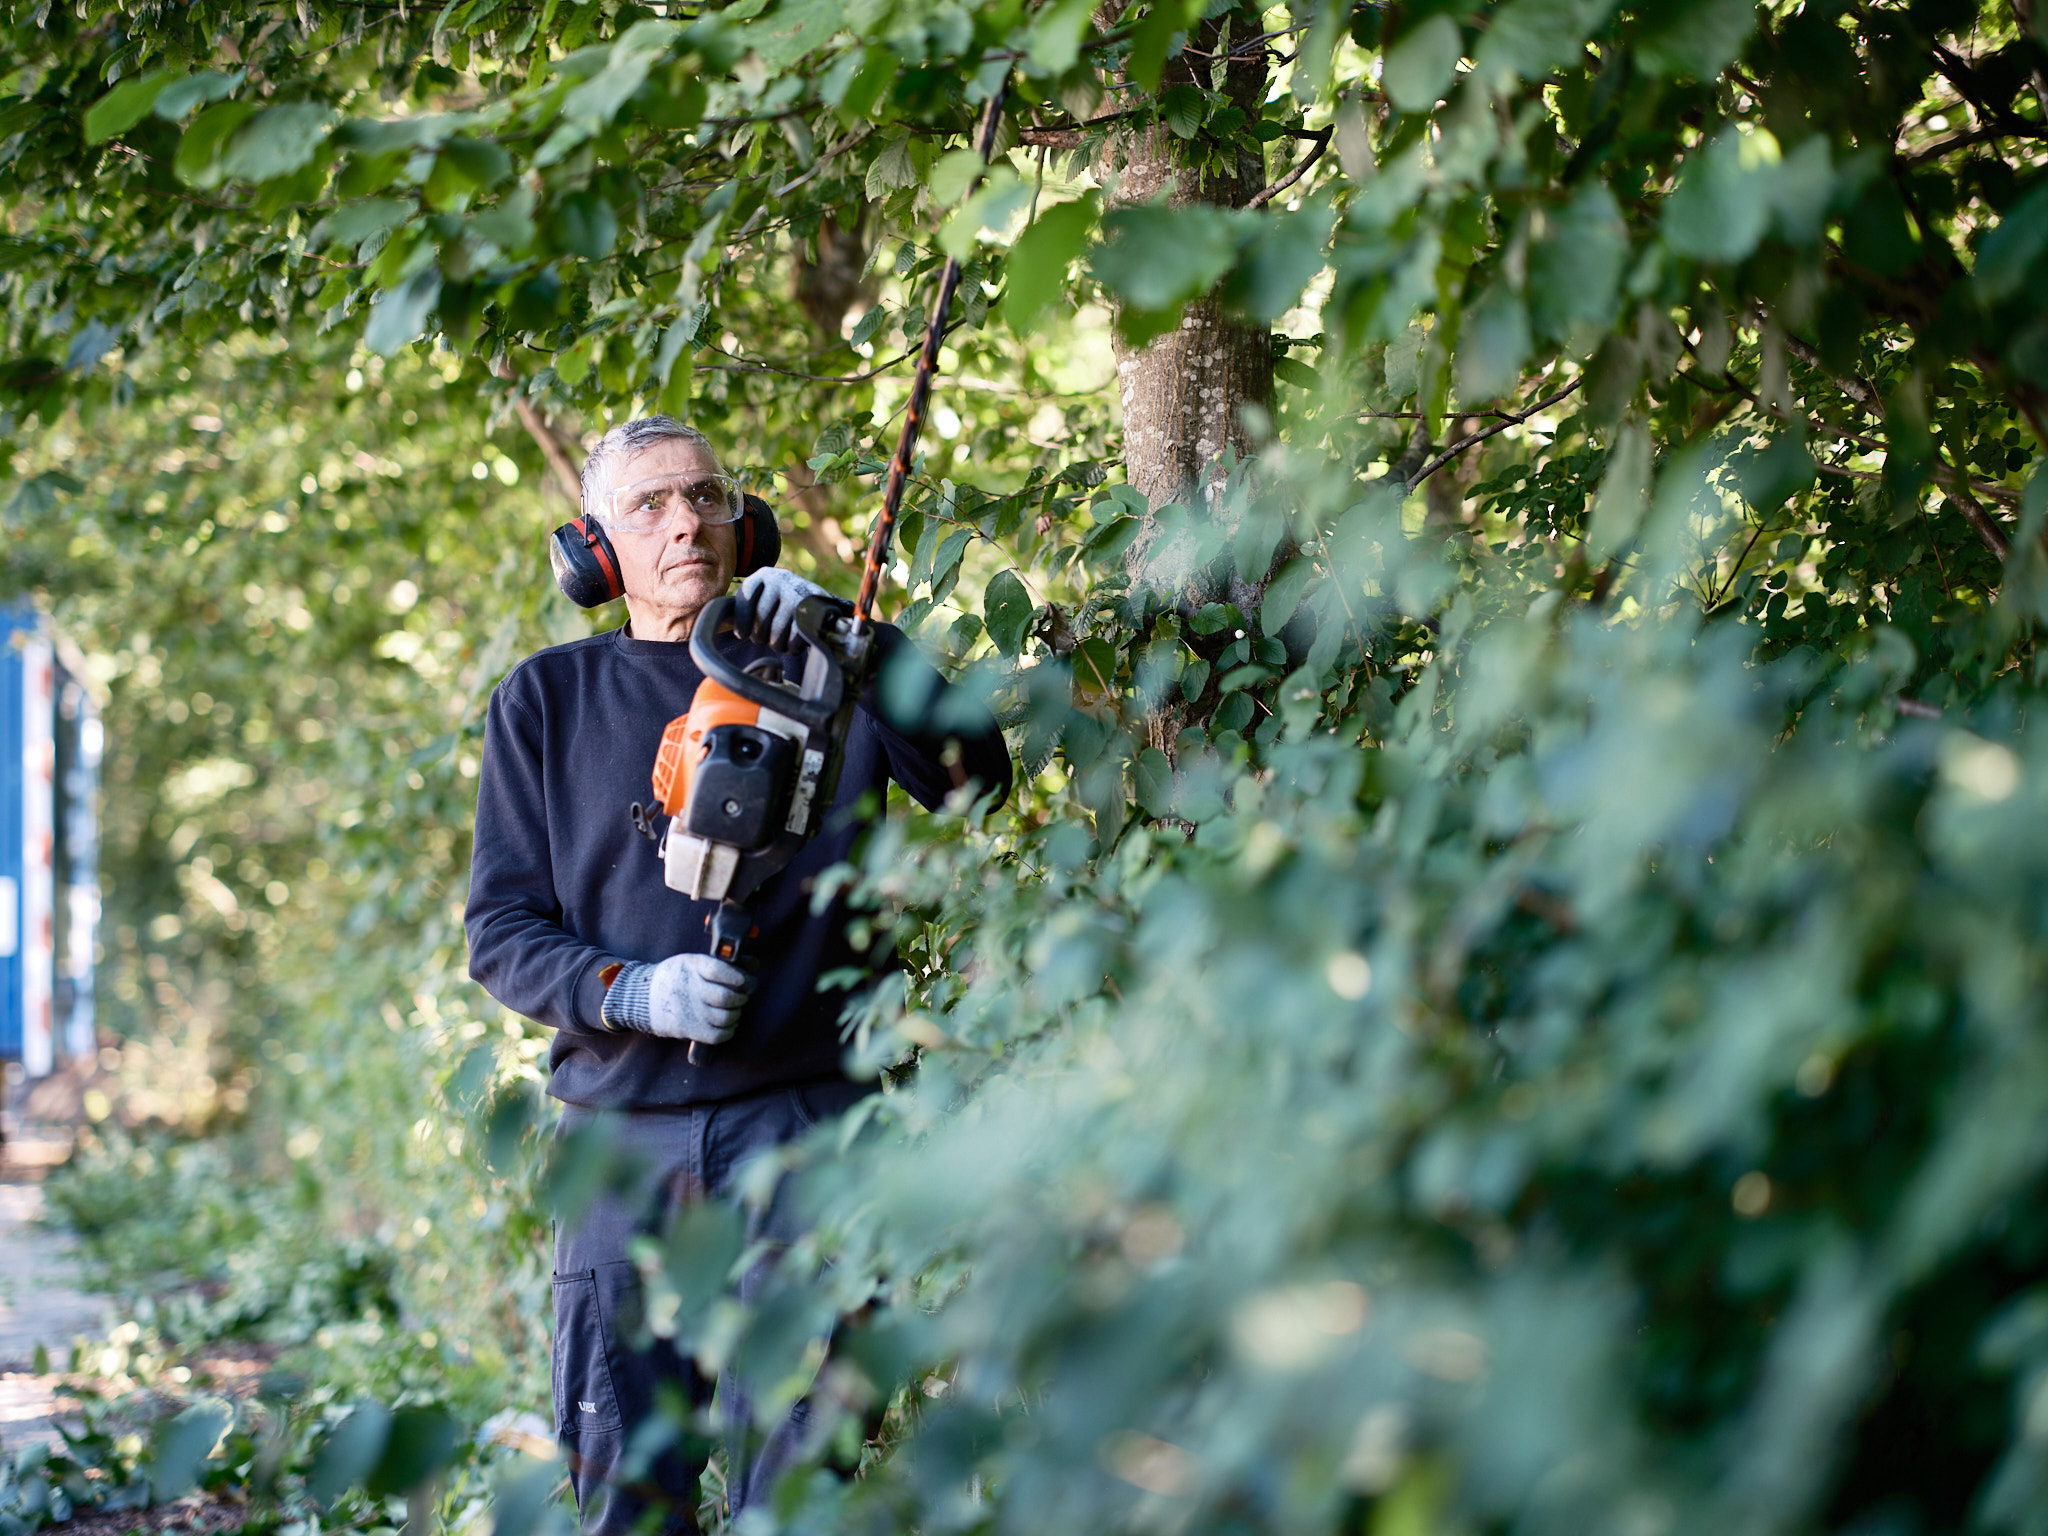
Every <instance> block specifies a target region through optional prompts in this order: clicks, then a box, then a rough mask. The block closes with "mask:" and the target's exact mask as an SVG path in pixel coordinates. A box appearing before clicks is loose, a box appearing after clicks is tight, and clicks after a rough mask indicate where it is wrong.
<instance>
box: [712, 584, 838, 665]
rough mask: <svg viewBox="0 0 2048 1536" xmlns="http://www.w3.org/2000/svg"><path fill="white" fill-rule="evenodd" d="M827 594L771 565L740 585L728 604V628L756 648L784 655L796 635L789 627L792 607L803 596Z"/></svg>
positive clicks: (793, 607) (826, 595)
mask: <svg viewBox="0 0 2048 1536" xmlns="http://www.w3.org/2000/svg"><path fill="white" fill-rule="evenodd" d="M830 595H831V594H830V593H828V592H827V591H826V590H825V589H824V588H823V587H821V586H819V585H818V584H817V583H816V582H814V581H805V580H804V579H803V577H801V576H799V575H797V574H796V572H794V571H785V570H783V569H782V568H781V567H779V566H773V565H771V566H769V567H768V568H767V569H766V570H762V571H756V572H754V574H753V575H751V576H749V577H748V578H747V579H746V580H745V581H743V582H741V583H740V590H739V595H738V596H737V597H736V598H735V599H734V602H733V605H732V627H733V628H734V629H735V630H737V631H738V632H739V633H740V635H741V636H742V637H743V638H745V639H748V640H752V641H753V642H754V643H755V644H757V645H765V646H767V647H768V648H769V649H770V650H771V651H782V652H785V653H787V652H788V650H789V648H790V645H791V642H792V641H793V640H794V639H795V636H796V631H795V630H794V629H793V628H792V627H791V626H792V625H793V624H794V622H795V619H796V605H797V604H798V603H800V602H802V601H803V600H804V599H805V598H807V597H829V596H830Z"/></svg>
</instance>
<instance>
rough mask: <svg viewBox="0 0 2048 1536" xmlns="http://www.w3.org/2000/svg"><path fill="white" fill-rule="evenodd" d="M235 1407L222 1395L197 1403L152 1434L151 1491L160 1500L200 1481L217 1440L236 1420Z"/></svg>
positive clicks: (188, 1489)
mask: <svg viewBox="0 0 2048 1536" xmlns="http://www.w3.org/2000/svg"><path fill="white" fill-rule="evenodd" d="M234 1419H235V1411H234V1409H233V1408H231V1407H229V1406H228V1405H227V1404H226V1403H224V1402H221V1401H220V1400H219V1399H218V1398H210V1399H203V1400H201V1401H199V1402H196V1403H194V1404H193V1405H192V1406H191V1407H190V1408H187V1409H186V1410H185V1411H184V1412H183V1413H181V1414H179V1415H177V1417H175V1418H172V1419H168V1420H166V1421H165V1422H164V1423H163V1424H161V1425H159V1426H158V1427H157V1430H156V1433H155V1434H154V1435H152V1436H151V1438H150V1450H149V1492H150V1497H151V1499H152V1500H153V1501H154V1502H156V1503H158V1504H168V1503H170V1502H171V1501H172V1500H173V1499H181V1498H183V1497H184V1496H185V1495H186V1494H188V1493H190V1492H191V1491H192V1489H193V1488H195V1487H196V1486H198V1483H199V1470H200V1468H201V1467H203V1466H205V1465H206V1458H207V1456H208V1455H209V1454H210V1453H211V1452H212V1450H213V1447H214V1443H215V1442H216V1441H218V1440H219V1439H220V1437H221V1436H222V1435H223V1434H225V1433H226V1432H227V1428H228V1426H229V1425H230V1424H232V1423H233V1422H234Z"/></svg>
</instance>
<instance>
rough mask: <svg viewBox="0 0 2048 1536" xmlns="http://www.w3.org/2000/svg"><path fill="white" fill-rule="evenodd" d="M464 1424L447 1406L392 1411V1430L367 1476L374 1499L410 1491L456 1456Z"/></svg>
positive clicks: (365, 1488) (366, 1489)
mask: <svg viewBox="0 0 2048 1536" xmlns="http://www.w3.org/2000/svg"><path fill="white" fill-rule="evenodd" d="M461 1441H462V1426H461V1424H460V1423H458V1422H457V1421H456V1419H455V1416H454V1415H453V1414H451V1413H449V1412H448V1411H447V1410H446V1409H445V1408H435V1407H430V1406H425V1405H422V1406H419V1407H414V1408H401V1409H399V1410H398V1411H397V1412H396V1413H394V1414H392V1415H391V1432H390V1434H389V1435H388V1436H386V1437H385V1441H384V1454H383V1456H382V1457H380V1458H379V1459H378V1462H377V1466H376V1469H375V1470H374V1471H372V1472H371V1473H370V1475H369V1476H368V1477H367V1478H365V1479H364V1480H363V1491H364V1492H365V1493H367V1494H369V1496H370V1497H371V1498H373V1499H383V1498H389V1497H390V1496H391V1495H393V1494H399V1493H410V1492H411V1491H412V1490H413V1489H415V1488H418V1487H419V1486H420V1485H421V1484H423V1483H425V1482H426V1481H427V1480H428V1479H429V1478H431V1477H432V1476H434V1474H435V1473H437V1472H439V1471H440V1470H441V1469H442V1468H443V1467H445V1466H447V1465H448V1463H449V1462H450V1461H451V1460H452V1459H454V1455H455V1450H456V1447H457V1446H458V1445H460V1444H461Z"/></svg>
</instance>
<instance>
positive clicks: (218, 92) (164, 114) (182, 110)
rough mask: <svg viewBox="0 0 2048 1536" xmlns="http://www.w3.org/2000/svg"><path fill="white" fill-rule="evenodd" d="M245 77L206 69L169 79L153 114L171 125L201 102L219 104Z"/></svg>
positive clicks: (240, 71)
mask: <svg viewBox="0 0 2048 1536" xmlns="http://www.w3.org/2000/svg"><path fill="white" fill-rule="evenodd" d="M247 78H248V76H247V75H246V74H245V73H244V72H243V71H242V70H239V69H238V70H236V71H234V72H233V73H232V74H223V73H221V72H220V71H219V70H213V69H209V70H207V71H206V72H205V73H204V74H198V75H188V76H186V77H185V78H184V79H181V80H172V81H171V82H169V83H168V84H167V85H165V87H164V89H163V94H161V95H160V96H158V97H157V99H156V115H157V116H158V117H160V118H162V119H164V121H166V122H171V123H175V122H177V121H178V120H179V119H181V118H183V117H184V115H185V114H186V113H187V112H190V111H191V110H192V109H193V108H194V107H196V106H198V105H199V104H200V103H201V102H203V101H219V100H221V99H222V98H223V97H225V96H227V95H229V94H230V93H231V92H233V91H234V90H235V89H237V88H238V87H239V86H240V85H241V83H242V82H243V81H244V80H245V79H247Z"/></svg>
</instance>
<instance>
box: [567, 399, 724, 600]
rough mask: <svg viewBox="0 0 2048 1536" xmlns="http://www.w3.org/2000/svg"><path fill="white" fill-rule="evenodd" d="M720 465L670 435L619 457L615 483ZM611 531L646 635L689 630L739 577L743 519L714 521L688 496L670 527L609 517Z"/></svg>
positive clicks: (628, 597)
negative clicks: (634, 526)
mask: <svg viewBox="0 0 2048 1536" xmlns="http://www.w3.org/2000/svg"><path fill="white" fill-rule="evenodd" d="M718 472H719V469H718V461H717V459H715V458H714V457H713V456H712V455H711V453H710V451H709V450H707V449H705V448H704V447H703V446H701V445H700V444H697V443H692V442H688V441H685V440H684V439H681V438H670V439H668V440H667V441H665V442H659V443H656V444H654V446H652V447H651V448H643V449H641V450H640V451H639V452H638V453H636V454H634V455H633V456H632V457H630V458H626V459H621V460H619V461H618V462H617V463H616V464H614V465H613V466H612V471H611V474H610V476H609V487H611V488H615V487H618V486H622V485H631V484H633V483H634V482H635V481H639V480H647V479H651V478H652V477H654V476H656V475H688V474H717V473H718ZM607 494H609V489H608V490H607ZM602 510H605V509H600V511H602ZM605 534H606V536H607V537H609V538H610V540H611V542H612V548H613V549H615V550H617V551H618V555H619V576H620V579H621V580H622V581H623V582H624V583H625V588H626V608H627V610H628V611H629V612H630V613H631V614H632V616H633V633H634V634H635V635H637V636H639V637H641V638H642V639H648V640H660V639H680V638H682V637H683V636H684V635H687V634H688V632H689V625H690V623H691V622H692V621H693V620H694V619H695V618H696V616H697V611H698V610H699V609H700V608H702V607H703V606H704V605H705V604H706V603H708V602H710V601H711V599H713V598H714V597H717V596H719V595H721V594H722V593H723V592H724V591H725V589H726V588H727V587H729V586H731V585H732V578H733V572H734V571H735V569H736V568H737V567H738V565H739V529H738V525H737V524H735V523H716V524H713V525H711V526H709V527H706V526H705V525H704V524H703V523H702V522H701V521H700V520H699V519H698V517H697V515H696V513H695V512H693V511H692V510H691V509H690V507H689V506H688V505H687V504H684V503H682V502H681V500H680V498H678V505H677V508H676V510H675V513H674V514H673V515H672V516H671V517H670V518H669V522H668V526H667V527H665V528H658V529H656V530H654V531H653V532H651V533H631V532H628V531H626V530H624V529H621V528H614V527H611V526H610V525H607V526H606V528H605Z"/></svg>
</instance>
